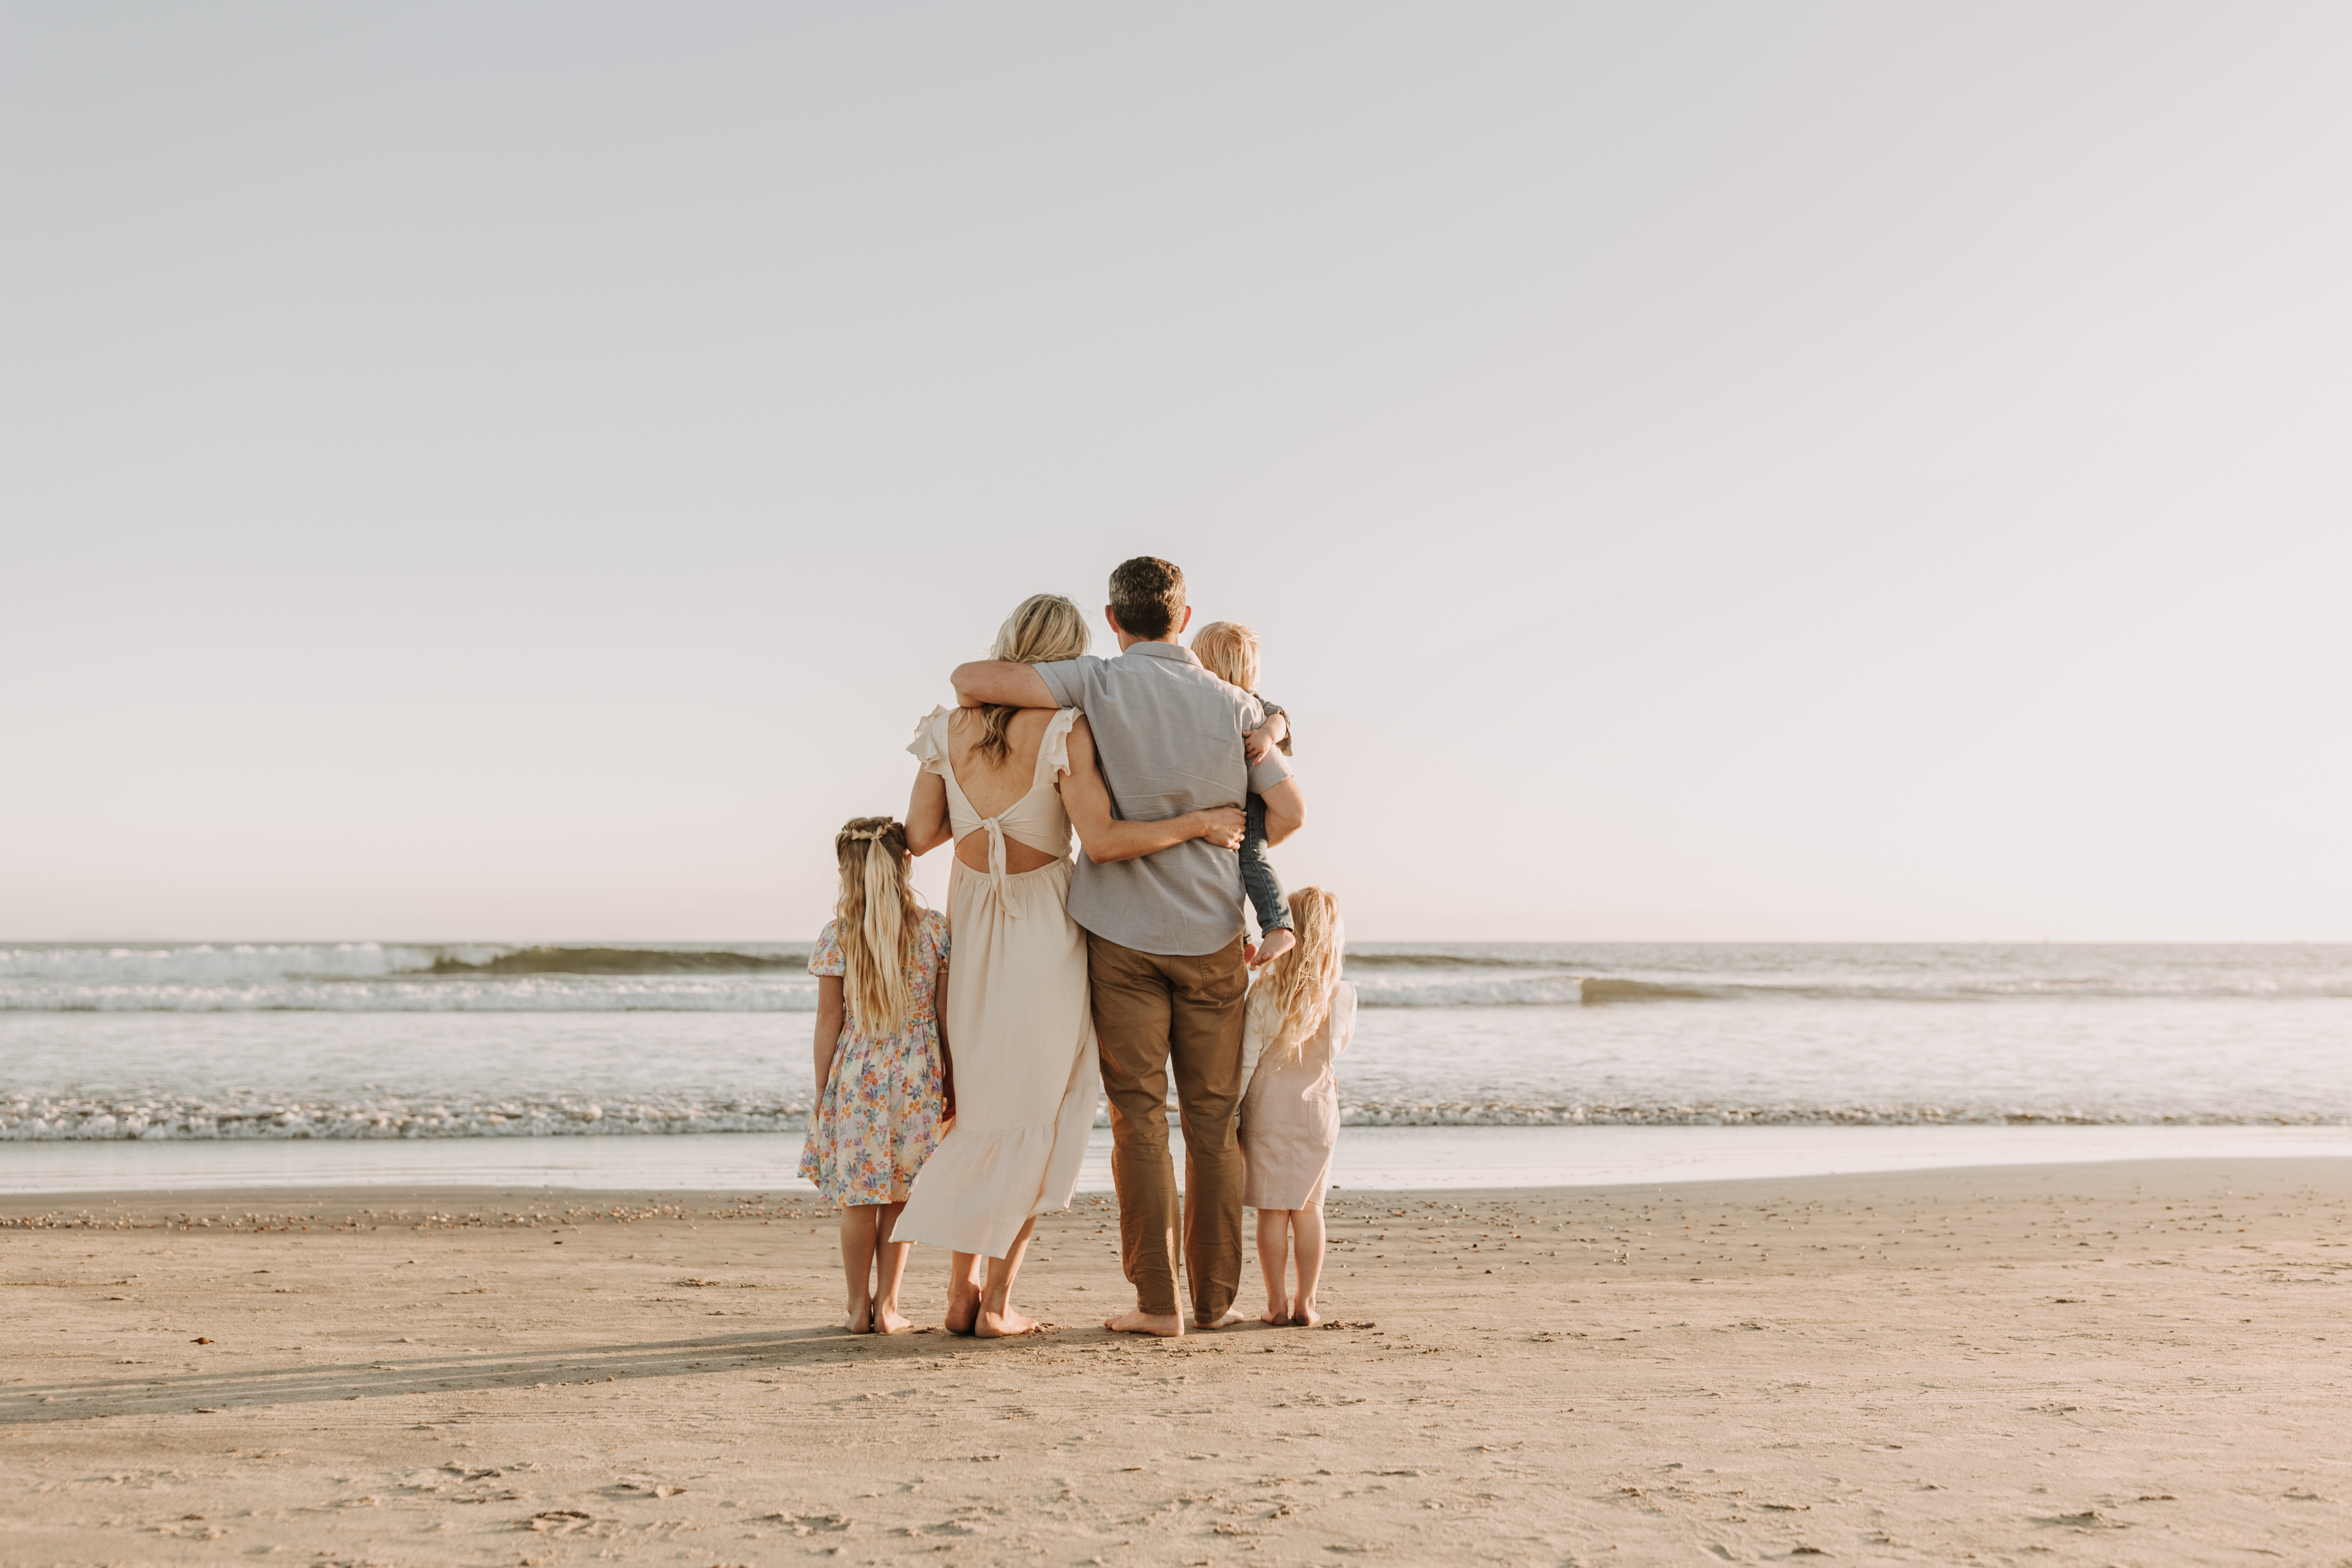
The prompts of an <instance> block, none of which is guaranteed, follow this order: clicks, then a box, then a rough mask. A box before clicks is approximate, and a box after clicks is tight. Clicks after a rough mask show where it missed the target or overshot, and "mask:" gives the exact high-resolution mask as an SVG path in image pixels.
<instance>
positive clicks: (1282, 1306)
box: [1257, 1301, 1290, 1328]
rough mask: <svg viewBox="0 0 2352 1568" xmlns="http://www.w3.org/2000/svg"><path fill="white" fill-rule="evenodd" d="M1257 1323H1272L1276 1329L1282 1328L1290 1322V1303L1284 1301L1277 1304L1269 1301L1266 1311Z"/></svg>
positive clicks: (1261, 1313) (1260, 1315)
mask: <svg viewBox="0 0 2352 1568" xmlns="http://www.w3.org/2000/svg"><path fill="white" fill-rule="evenodd" d="M1257 1321H1259V1322H1261V1323H1272V1324H1273V1325H1274V1326H1275V1327H1276V1328H1280V1327H1281V1326H1282V1325H1283V1324H1285V1323H1286V1322H1288V1321H1290V1303H1289V1302H1287V1301H1284V1302H1281V1303H1279V1304H1276V1303H1275V1302H1273V1301H1268V1302H1267V1303H1266V1304H1265V1311H1263V1312H1260V1313H1259V1314H1258V1315H1257Z"/></svg>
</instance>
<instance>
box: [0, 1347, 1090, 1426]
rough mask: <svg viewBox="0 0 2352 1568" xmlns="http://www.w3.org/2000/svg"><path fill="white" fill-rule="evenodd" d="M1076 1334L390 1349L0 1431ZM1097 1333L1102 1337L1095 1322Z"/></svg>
mask: <svg viewBox="0 0 2352 1568" xmlns="http://www.w3.org/2000/svg"><path fill="white" fill-rule="evenodd" d="M1069 1332H1070V1331H1068V1330H1061V1331H1048V1332H1046V1333H1045V1334H1044V1335H1041V1336H1036V1337H1024V1338H1023V1339H1019V1340H971V1339H962V1338H959V1337H956V1336H954V1335H950V1334H948V1333H945V1332H943V1331H939V1330H936V1329H932V1330H921V1331H916V1332H913V1333H906V1334H888V1335H880V1334H852V1333H850V1332H849V1331H847V1330H845V1329H843V1328H840V1327H838V1326H832V1325H828V1326H825V1327H821V1328H808V1329H785V1330H779V1331H769V1332H764V1333H761V1332H753V1333H740V1334H718V1335H710V1336H706V1337H704V1338H700V1339H690V1340H659V1341H653V1342H641V1343H635V1344H617V1345H573V1346H565V1347H562V1348H557V1349H549V1350H543V1351H505V1352H475V1351H458V1352H436V1353H426V1354H400V1355H384V1356H378V1357H374V1358H372V1359H370V1360H367V1361H363V1362H360V1361H353V1362H342V1363H333V1364H328V1365H309V1366H289V1367H275V1368H269V1367H263V1368H250V1369H247V1368H239V1369H236V1370H234V1371H231V1370H226V1369H224V1370H223V1371H220V1372H216V1373H215V1372H194V1373H174V1374H173V1375H172V1376H170V1377H168V1378H158V1377H152V1376H147V1377H139V1376H129V1377H121V1378H84V1379H80V1380H78V1381H72V1382H59V1383H39V1382H26V1383H20V1384H14V1385H12V1386H10V1387H9V1388H7V1389H6V1390H5V1392H0V1426H36V1425H38V1424H41V1423H44V1422H50V1421H85V1420H89V1419H90V1418H91V1417H93V1416H107V1415H173V1414H185V1413H187V1412H189V1411H191V1410H194V1411H196V1412H200V1413H205V1414H213V1413H221V1412H226V1411H230V1410H234V1409H236V1408H239V1407H241V1406H248V1405H302V1404H321V1403H325V1402H327V1401H331V1400H354V1399H383V1398H392V1397H397V1396H399V1395H402V1394H466V1393H472V1392H477V1391H482V1390H488V1389H510V1388H537V1387H541V1386H544V1387H549V1388H555V1387H562V1386H564V1385H566V1384H571V1385H575V1386H577V1385H587V1384H601V1383H619V1382H624V1381H626V1380H629V1379H633V1378H644V1377H684V1376H690V1375H693V1374H694V1373H730V1372H743V1371H754V1370H759V1369H761V1368H774V1369H777V1370H779V1371H783V1370H790V1369H792V1368H794V1367H803V1366H818V1365H826V1364H838V1363H843V1362H849V1361H863V1362H871V1363H884V1364H887V1363H893V1362H927V1361H930V1360H933V1359H935V1358H937V1357H938V1356H939V1355H940V1354H941V1353H942V1352H947V1351H950V1350H960V1351H973V1350H982V1349H986V1350H1001V1349H1012V1348H1014V1347H1017V1346H1020V1345H1023V1344H1034V1343H1037V1342H1040V1340H1045V1341H1051V1340H1055V1339H1061V1338H1064V1337H1066V1336H1067V1335H1068V1334H1069ZM1095 1337H1097V1338H1100V1337H1102V1335H1101V1331H1100V1330H1099V1329H1097V1330H1096V1331H1095ZM399 1348H400V1349H402V1350H403V1351H405V1350H406V1349H407V1347H405V1346H403V1347H399Z"/></svg>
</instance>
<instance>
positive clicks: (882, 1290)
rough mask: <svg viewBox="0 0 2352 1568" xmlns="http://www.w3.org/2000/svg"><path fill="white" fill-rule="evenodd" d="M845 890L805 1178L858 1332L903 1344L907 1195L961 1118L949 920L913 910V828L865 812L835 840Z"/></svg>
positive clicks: (832, 932) (828, 980)
mask: <svg viewBox="0 0 2352 1568" xmlns="http://www.w3.org/2000/svg"><path fill="white" fill-rule="evenodd" d="M833 852H834V856H835V858H836V859H837V860H838V861H839V862H840V864H841V893H840V897H839V899H838V900H837V901H836V902H835V906H834V918H833V920H832V921H829V922H828V923H827V924H826V926H825V928H824V933H823V934H822V935H820V936H819V937H818V938H817V939H816V951H815V952H813V953H811V954H810V955H809V973H811V974H814V975H816V976H818V980H817V1002H816V1082H817V1094H816V1108H815V1109H814V1110H812V1111H811V1112H810V1113H809V1130H808V1142H807V1143H806V1144H805V1145H804V1146H803V1148H802V1150H801V1167H800V1170H801V1175H802V1176H803V1177H804V1178H805V1179H807V1180H809V1181H812V1182H814V1183H815V1184H816V1186H817V1190H818V1191H819V1192H820V1193H822V1194H824V1196H825V1198H826V1199H827V1200H828V1201H830V1202H833V1203H836V1204H839V1205H841V1267H842V1271H843V1272H844V1273H845V1274H846V1275H847V1276H848V1279H849V1331H850V1332H851V1333H853V1334H866V1333H885V1334H895V1333H898V1332H901V1331H904V1330H906V1329H908V1328H910V1327H912V1326H913V1325H911V1324H910V1323H908V1321H907V1320H906V1319H905V1318H903V1317H901V1316H899V1314H898V1280H899V1277H900V1276H901V1275H903V1274H904V1273H905V1272H906V1269H907V1244H906V1243H903V1242H894V1241H893V1240H891V1238H890V1237H891V1231H892V1228H893V1227H894V1226H896V1225H897V1224H898V1211H899V1210H900V1209H901V1208H903V1207H905V1206H906V1203H907V1190H908V1187H910V1186H911V1185H913V1184H914V1180H915V1173H916V1172H918V1171H919V1170H921V1169H922V1168H923V1162H924V1161H925V1160H926V1159H928V1158H929V1155H930V1152H931V1151H932V1149H933V1148H935V1147H937V1145H938V1143H939V1141H940V1136H941V1135H942V1132H943V1131H944V1123H945V1122H946V1121H947V1119H948V1116H949V1114H950V1106H949V1101H948V1088H947V1086H948V1083H949V1082H950V1079H949V1077H948V1041H947V1036H946V1034H945V1032H944V1031H942V1030H941V1028H940V1022H939V1020H940V1012H941V1007H942V1004H943V1002H944V1000H945V994H946V992H947V986H948V922H947V918H946V917H945V916H944V915H941V914H940V913H938V912H937V911H936V910H926V909H923V908H921V907H919V905H918V904H917V903H916V902H915V890H914V889H913V887H912V886H911V885H910V884H909V883H908V879H907V866H908V860H907V830H906V828H905V827H904V826H902V825H900V824H899V823H898V822H896V821H893V820H892V819H891V818H889V817H887V816H855V817H852V818H850V820H849V823H848V826H845V827H844V828H843V829H842V830H841V831H840V832H839V833H837V834H835V836H834V840H833Z"/></svg>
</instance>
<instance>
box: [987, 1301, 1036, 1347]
mask: <svg viewBox="0 0 2352 1568" xmlns="http://www.w3.org/2000/svg"><path fill="white" fill-rule="evenodd" d="M1043 1326H1044V1325H1043V1324H1041V1323H1039V1322H1038V1321H1037V1320H1036V1319H1034V1318H1024V1317H1023V1316H1022V1315H1021V1314H1020V1313H1018V1312H1016V1311H1014V1310H1013V1309H1012V1308H1010V1307H1007V1308H1006V1309H1005V1310H1003V1311H1002V1312H992V1311H990V1310H987V1309H986V1308H985V1307H983V1308H982V1309H981V1313H980V1317H979V1320H978V1321H975V1322H974V1323H973V1324H972V1326H971V1331H972V1332H973V1333H975V1334H978V1335H979V1336H980V1337H981V1338H982V1339H983V1340H1009V1339H1011V1338H1013V1336H1014V1335H1015V1334H1034V1333H1035V1332H1036V1331H1038V1330H1039V1329H1040V1328H1042V1327H1043Z"/></svg>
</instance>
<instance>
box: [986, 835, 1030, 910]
mask: <svg viewBox="0 0 2352 1568" xmlns="http://www.w3.org/2000/svg"><path fill="white" fill-rule="evenodd" d="M980 825H981V826H982V827H985V828H986V829H988V887H989V891H991V892H992V893H993V894H995V896H996V904H997V907H998V908H999V909H1001V910H1003V911H1004V912H1005V914H1006V915H1007V916H1009V917H1011V918H1012V919H1013V920H1016V921H1017V920H1019V919H1020V918H1021V911H1020V910H1016V909H1014V908H1013V900H1011V899H1008V898H1006V897H1005V896H1004V875H1005V871H1004V867H1005V852H1004V824H1003V823H1002V822H1000V821H998V820H997V819H996V818H995V817H993V816H984V817H982V818H981V820H980Z"/></svg>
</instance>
